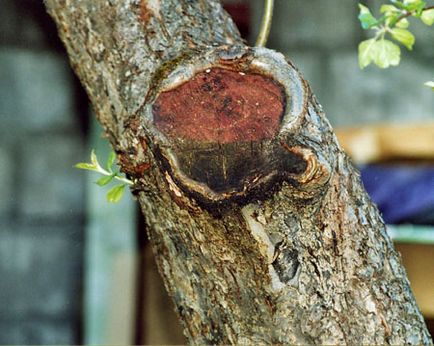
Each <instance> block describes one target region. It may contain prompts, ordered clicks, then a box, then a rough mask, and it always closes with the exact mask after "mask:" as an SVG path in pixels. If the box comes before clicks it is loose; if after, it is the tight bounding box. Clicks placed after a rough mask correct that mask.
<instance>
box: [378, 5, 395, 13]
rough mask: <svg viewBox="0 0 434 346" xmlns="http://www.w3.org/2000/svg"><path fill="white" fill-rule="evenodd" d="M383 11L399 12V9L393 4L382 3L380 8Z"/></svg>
mask: <svg viewBox="0 0 434 346" xmlns="http://www.w3.org/2000/svg"><path fill="white" fill-rule="evenodd" d="M380 12H381V13H387V12H399V9H398V8H396V7H395V6H393V5H382V6H381V8H380Z"/></svg>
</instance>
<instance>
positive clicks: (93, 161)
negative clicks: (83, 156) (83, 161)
mask: <svg viewBox="0 0 434 346" xmlns="http://www.w3.org/2000/svg"><path fill="white" fill-rule="evenodd" d="M90 161H91V162H92V163H93V164H94V165H95V167H98V166H99V163H98V159H97V158H96V154H95V150H94V149H92V152H91V153H90Z"/></svg>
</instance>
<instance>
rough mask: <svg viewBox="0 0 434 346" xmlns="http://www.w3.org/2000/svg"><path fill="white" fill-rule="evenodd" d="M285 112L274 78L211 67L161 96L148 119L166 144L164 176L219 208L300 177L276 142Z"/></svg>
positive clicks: (295, 162)
mask: <svg viewBox="0 0 434 346" xmlns="http://www.w3.org/2000/svg"><path fill="white" fill-rule="evenodd" d="M285 107H286V94H285V90H284V88H283V86H282V85H280V84H279V83H278V82H276V81H275V80H273V79H272V78H270V77H268V76H266V75H263V74H259V73H256V72H255V71H246V72H243V71H236V70H229V69H224V68H221V67H215V68H209V69H206V70H203V71H200V72H198V73H197V74H196V75H194V76H193V77H192V78H191V79H190V80H189V81H187V82H185V83H184V84H181V85H178V86H176V87H175V88H173V89H171V90H168V91H164V92H162V93H161V94H160V95H159V96H158V97H157V99H156V101H155V102H154V104H153V106H152V115H153V122H154V125H155V127H156V128H157V129H158V131H159V132H160V133H162V134H163V135H164V136H165V137H166V138H167V140H168V142H169V143H170V146H171V152H172V154H173V155H174V157H175V159H174V160H172V162H171V164H169V167H168V169H169V170H170V171H171V173H172V175H173V176H174V178H175V180H177V183H180V185H181V186H183V187H184V188H185V189H186V190H187V191H189V192H195V193H196V194H197V193H198V192H199V194H200V195H201V197H205V198H206V199H208V200H214V201H224V200H231V199H232V197H243V198H244V197H247V195H249V193H250V192H252V191H256V192H258V191H257V190H258V189H259V188H260V187H264V186H265V185H267V188H268V187H269V185H270V184H271V183H272V182H273V181H274V180H275V178H276V177H278V176H281V175H282V174H283V172H292V173H300V172H302V171H303V170H304V169H305V166H306V164H305V162H304V161H303V160H302V158H300V157H299V156H297V155H291V154H290V153H288V151H285V150H284V149H283V148H282V146H281V145H280V142H279V141H278V140H277V139H276V138H277V136H278V134H279V130H280V128H281V123H282V119H283V115H284V113H285Z"/></svg>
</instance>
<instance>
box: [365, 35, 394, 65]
mask: <svg viewBox="0 0 434 346" xmlns="http://www.w3.org/2000/svg"><path fill="white" fill-rule="evenodd" d="M371 49H372V53H371V54H372V56H373V61H374V63H375V64H376V65H377V66H378V67H380V68H388V67H389V66H396V65H398V64H399V61H400V59H401V49H400V48H399V46H398V45H396V44H395V43H393V42H391V41H389V40H384V39H382V40H379V41H376V42H375V43H374V46H373V47H372V48H371Z"/></svg>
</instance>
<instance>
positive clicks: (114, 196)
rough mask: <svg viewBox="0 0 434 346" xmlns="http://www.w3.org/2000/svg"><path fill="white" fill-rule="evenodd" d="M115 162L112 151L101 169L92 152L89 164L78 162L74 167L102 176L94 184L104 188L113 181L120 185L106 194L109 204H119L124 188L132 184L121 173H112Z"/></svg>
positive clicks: (93, 151)
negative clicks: (118, 182)
mask: <svg viewBox="0 0 434 346" xmlns="http://www.w3.org/2000/svg"><path fill="white" fill-rule="evenodd" d="M115 160H116V153H115V152H113V151H112V152H111V153H110V155H109V157H108V159H107V162H106V164H105V168H103V167H102V166H101V165H100V163H99V162H98V158H97V156H96V154H95V150H92V152H91V154H90V163H88V162H80V163H77V164H76V165H75V168H79V169H85V170H88V171H93V172H97V173H99V174H101V175H103V176H102V177H101V178H99V179H98V180H97V181H96V182H95V183H96V184H98V185H99V186H106V185H108V184H109V183H110V182H112V181H114V180H117V181H120V182H121V183H120V184H117V185H115V186H113V187H112V188H111V189H110V190H109V191H108V192H107V200H108V201H109V202H111V203H117V202H119V201H120V200H121V198H122V196H123V194H124V191H125V186H127V185H133V184H134V183H133V182H132V181H131V180H129V179H128V178H126V177H124V176H123V175H122V173H120V172H119V171H113V164H114V163H115Z"/></svg>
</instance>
